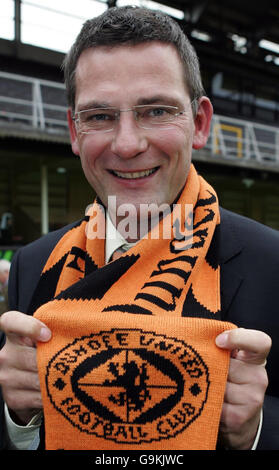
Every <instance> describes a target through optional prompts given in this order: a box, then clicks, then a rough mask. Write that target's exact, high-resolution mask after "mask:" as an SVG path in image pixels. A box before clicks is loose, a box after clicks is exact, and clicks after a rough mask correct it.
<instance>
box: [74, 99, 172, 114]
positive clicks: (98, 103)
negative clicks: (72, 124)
mask: <svg viewBox="0 0 279 470" xmlns="http://www.w3.org/2000/svg"><path fill="white" fill-rule="evenodd" d="M156 103H161V104H167V105H170V106H177V105H179V104H180V103H178V100H176V99H175V98H174V97H171V96H167V95H155V96H150V97H146V98H139V99H138V101H137V105H145V104H156ZM110 107H113V108H114V107H116V106H114V105H112V104H111V103H108V102H106V101H102V102H101V101H96V100H93V101H88V102H87V103H84V104H83V103H81V104H80V105H79V106H78V107H77V110H76V112H78V111H85V110H87V109H93V108H110Z"/></svg>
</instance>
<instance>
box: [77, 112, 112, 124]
mask: <svg viewBox="0 0 279 470" xmlns="http://www.w3.org/2000/svg"><path fill="white" fill-rule="evenodd" d="M114 119H115V111H114V110H111V109H103V108H102V109H101V108H96V109H88V110H86V111H82V112H81V113H80V120H81V122H83V123H88V124H90V123H91V124H95V123H102V122H108V121H113V120H114Z"/></svg>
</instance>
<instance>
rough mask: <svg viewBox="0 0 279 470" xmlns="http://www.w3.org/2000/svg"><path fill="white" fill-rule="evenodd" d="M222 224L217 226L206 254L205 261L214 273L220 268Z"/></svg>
mask: <svg viewBox="0 0 279 470" xmlns="http://www.w3.org/2000/svg"><path fill="white" fill-rule="evenodd" d="M219 247H220V224H219V225H216V227H215V230H214V234H213V237H212V240H211V243H210V246H209V248H208V252H207V253H206V256H205V260H206V262H207V263H208V264H209V266H211V268H212V269H214V271H216V269H217V268H218V267H219Z"/></svg>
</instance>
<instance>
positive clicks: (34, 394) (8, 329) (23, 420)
mask: <svg viewBox="0 0 279 470" xmlns="http://www.w3.org/2000/svg"><path fill="white" fill-rule="evenodd" d="M0 330H2V331H3V332H4V333H5V335H6V343H5V345H4V346H3V348H2V349H1V351H0V385H1V387H2V393H3V398H4V401H5V403H6V404H7V406H8V408H9V410H10V413H11V417H12V419H13V420H14V421H15V422H16V423H17V424H20V425H25V424H28V422H29V421H30V420H31V418H32V417H33V416H35V415H36V414H37V413H38V412H39V411H40V410H41V409H42V398H41V391H40V383H39V377H38V369H37V359H36V344H37V341H43V342H45V341H48V340H49V339H50V337H51V332H50V330H49V329H48V328H47V327H46V326H45V325H44V324H43V323H42V322H41V321H39V320H38V319H36V318H34V317H32V316H29V315H25V314H24V313H21V312H16V311H10V312H6V313H4V314H3V315H1V317H0Z"/></svg>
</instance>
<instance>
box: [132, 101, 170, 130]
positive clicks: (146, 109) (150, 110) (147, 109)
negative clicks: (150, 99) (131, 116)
mask: <svg viewBox="0 0 279 470" xmlns="http://www.w3.org/2000/svg"><path fill="white" fill-rule="evenodd" d="M136 112H137V115H138V121H139V125H140V126H142V127H145V128H149V127H152V126H158V125H164V124H166V123H169V122H171V121H173V120H174V119H175V117H176V115H177V113H178V108H177V107H175V106H165V105H150V106H149V105H148V106H136Z"/></svg>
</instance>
